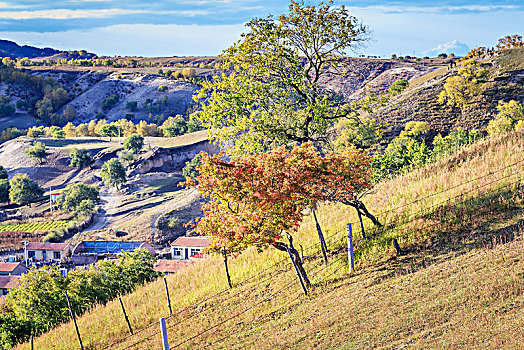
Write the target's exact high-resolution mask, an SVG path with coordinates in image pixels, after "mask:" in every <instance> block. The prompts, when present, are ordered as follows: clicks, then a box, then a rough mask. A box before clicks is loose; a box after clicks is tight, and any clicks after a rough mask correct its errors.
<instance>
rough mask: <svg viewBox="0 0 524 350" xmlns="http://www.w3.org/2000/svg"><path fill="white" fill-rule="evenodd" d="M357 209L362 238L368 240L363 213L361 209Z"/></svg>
mask: <svg viewBox="0 0 524 350" xmlns="http://www.w3.org/2000/svg"><path fill="white" fill-rule="evenodd" d="M356 209H357V214H358V220H359V221H360V230H361V231H362V238H366V230H364V221H362V213H361V212H360V209H359V208H356Z"/></svg>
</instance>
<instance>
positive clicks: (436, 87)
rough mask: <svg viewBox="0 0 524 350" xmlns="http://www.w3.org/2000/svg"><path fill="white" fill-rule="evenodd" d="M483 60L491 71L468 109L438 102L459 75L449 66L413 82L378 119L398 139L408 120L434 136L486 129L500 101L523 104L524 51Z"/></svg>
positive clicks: (512, 51)
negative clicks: (425, 125)
mask: <svg viewBox="0 0 524 350" xmlns="http://www.w3.org/2000/svg"><path fill="white" fill-rule="evenodd" d="M482 61H483V62H484V63H486V64H487V67H488V70H489V78H488V81H487V82H486V83H484V84H482V86H481V88H480V91H479V93H478V94H476V96H474V97H473V98H471V99H470V100H469V101H468V104H467V106H465V107H464V108H459V107H457V106H448V105H445V104H441V103H439V102H438V94H439V93H440V92H441V91H442V88H443V85H444V82H445V81H446V78H448V77H450V76H452V75H453V74H456V72H457V70H458V69H459V67H460V65H459V66H458V67H457V68H454V69H452V70H448V68H447V67H442V68H439V69H435V70H432V71H431V72H429V73H427V74H425V75H423V76H421V77H418V78H416V79H413V80H412V81H410V85H409V87H408V89H407V90H406V91H405V92H404V93H403V94H401V95H399V96H398V97H396V98H395V99H393V100H392V103H390V104H389V105H387V106H386V107H384V108H382V109H381V110H380V111H378V113H377V117H378V119H379V120H381V121H383V122H385V123H386V124H387V125H388V132H387V134H388V135H390V136H391V135H393V136H396V135H398V133H399V132H400V130H401V129H402V128H403V127H404V125H405V124H406V122H408V121H412V120H415V121H424V122H427V123H428V124H429V125H430V127H431V129H432V134H433V136H434V135H436V134H437V133H443V134H447V133H448V132H449V131H450V130H452V129H454V128H456V127H463V128H465V129H484V128H485V127H486V126H487V124H488V122H489V120H491V119H492V118H493V117H494V116H495V115H496V114H497V110H496V106H497V104H498V102H499V101H500V100H502V101H505V102H507V101H509V100H511V99H513V100H516V101H519V102H521V103H522V102H524V85H523V81H524V80H523V79H524V78H523V73H524V63H523V62H524V48H518V49H509V50H502V51H500V52H497V53H496V55H494V56H485V57H483V58H482Z"/></svg>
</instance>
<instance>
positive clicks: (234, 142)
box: [195, 1, 368, 156]
mask: <svg viewBox="0 0 524 350" xmlns="http://www.w3.org/2000/svg"><path fill="white" fill-rule="evenodd" d="M246 26H247V28H248V29H249V32H248V33H245V34H243V35H242V38H241V40H240V41H239V42H237V43H236V44H235V45H233V46H231V47H230V48H228V49H227V50H225V51H224V54H223V55H222V58H223V62H222V69H224V70H228V71H230V72H231V73H230V74H222V76H220V77H217V78H215V79H213V80H212V81H209V82H207V81H205V82H203V83H202V89H201V90H200V91H199V93H198V95H196V96H195V101H198V102H200V108H201V111H199V112H198V113H197V117H198V118H199V119H200V121H201V122H202V125H203V126H204V127H205V128H208V129H211V130H212V136H213V137H214V138H215V139H216V140H218V141H219V142H220V143H221V144H222V145H226V144H227V147H225V148H226V149H227V152H228V153H230V154H231V155H234V156H240V155H242V154H245V153H260V152H265V151H268V150H270V149H271V148H273V147H275V146H278V145H285V144H289V143H290V142H299V143H302V142H307V141H313V142H317V143H322V144H324V143H325V142H326V140H325V135H326V133H327V130H328V129H329V128H330V127H332V126H333V125H334V123H335V122H336V121H338V120H341V119H343V118H346V117H350V116H353V115H354V114H355V112H356V111H355V108H356V107H355V106H352V105H351V104H349V103H348V102H347V101H344V100H343V98H341V97H340V96H339V95H336V94H335V93H334V92H333V91H330V90H328V89H327V88H326V87H325V84H322V83H321V82H322V81H325V80H326V79H329V78H330V77H332V76H333V75H334V74H337V75H339V74H341V73H340V72H342V71H344V70H345V68H344V67H343V63H342V61H341V59H340V58H341V57H342V56H343V55H344V52H345V51H346V50H349V49H351V48H354V47H355V46H357V45H358V44H359V43H362V42H363V41H365V40H366V38H367V36H366V35H367V31H368V30H367V27H365V26H364V25H362V24H361V23H360V22H359V20H358V19H357V18H355V17H353V16H351V15H350V14H349V11H348V10H347V9H346V8H345V7H344V6H340V7H339V6H337V7H335V6H331V5H330V4H320V5H318V6H306V5H304V4H303V3H298V2H295V1H292V2H291V5H290V6H289V13H288V14H285V15H281V16H279V17H278V18H276V17H273V16H268V17H267V18H257V19H253V20H251V21H250V22H249V23H247V24H246ZM330 66H331V67H336V68H338V70H337V72H336V73H334V72H333V70H331V69H328V67H330ZM268 77H271V79H268ZM337 96H338V97H337Z"/></svg>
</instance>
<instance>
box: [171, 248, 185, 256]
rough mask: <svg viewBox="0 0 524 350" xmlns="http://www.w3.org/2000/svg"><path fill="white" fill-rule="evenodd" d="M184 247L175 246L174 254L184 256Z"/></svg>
mask: <svg viewBox="0 0 524 350" xmlns="http://www.w3.org/2000/svg"><path fill="white" fill-rule="evenodd" d="M182 250H183V249H182V248H175V249H173V255H174V256H182Z"/></svg>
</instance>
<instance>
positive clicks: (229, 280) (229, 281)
mask: <svg viewBox="0 0 524 350" xmlns="http://www.w3.org/2000/svg"><path fill="white" fill-rule="evenodd" d="M223 257H224V267H225V268H226V276H227V285H228V286H229V288H233V286H232V285H231V276H229V268H228V267H227V254H225V253H223Z"/></svg>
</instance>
